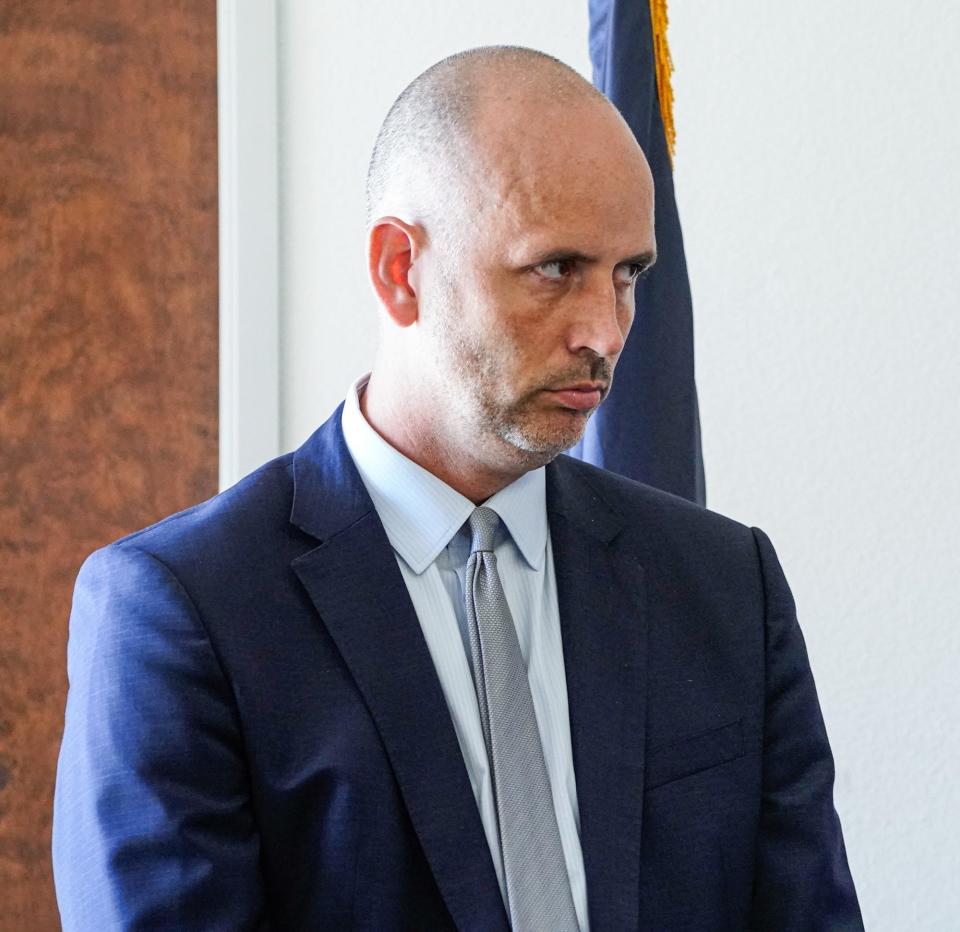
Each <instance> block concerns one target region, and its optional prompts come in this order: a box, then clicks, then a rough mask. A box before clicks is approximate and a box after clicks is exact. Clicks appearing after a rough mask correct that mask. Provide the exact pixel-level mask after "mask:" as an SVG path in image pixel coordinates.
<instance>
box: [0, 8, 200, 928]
mask: <svg viewBox="0 0 960 932" xmlns="http://www.w3.org/2000/svg"><path fill="white" fill-rule="evenodd" d="M0 62H2V67H0V890H2V891H3V893H2V897H0V928H3V929H18V930H19V929H30V930H42V929H55V928H58V927H59V923H58V919H57V912H56V905H55V902H54V898H53V886H52V881H51V870H50V853H49V851H50V823H51V810H50V807H51V798H52V791H53V780H54V772H55V765H56V754H57V749H58V745H59V740H60V733H61V729H62V721H63V704H64V698H65V693H66V672H65V663H64V660H65V642H66V631H67V617H68V614H69V604H70V596H71V591H72V587H73V580H74V578H75V576H76V573H77V570H78V568H79V565H80V563H81V562H82V560H83V558H84V556H85V555H86V554H87V553H89V552H90V551H91V550H92V549H94V548H96V547H98V546H100V545H102V544H104V543H106V542H108V541H110V540H112V539H114V538H116V537H118V536H120V535H122V534H124V533H127V532H128V531H131V530H134V529H135V528H138V527H140V526H142V525H144V524H148V523H150V522H152V521H154V520H156V519H157V518H160V517H161V516H163V515H164V514H167V513H169V512H171V511H174V510H177V509H179V508H182V507H184V506H186V505H188V504H190V503H191V502H194V501H197V500H200V499H203V498H206V497H208V496H209V495H211V494H213V493H214V492H215V491H216V483H217V340H218V336H217V307H216V305H217V254H216V249H217V202H216V197H217V174H216V158H217V152H216V139H217V113H216V4H215V0H197V2H193V3H182V2H181V3H158V4H147V3H131V2H128V0H81V2H66V0H41V2H30V3H23V2H22V0H0Z"/></svg>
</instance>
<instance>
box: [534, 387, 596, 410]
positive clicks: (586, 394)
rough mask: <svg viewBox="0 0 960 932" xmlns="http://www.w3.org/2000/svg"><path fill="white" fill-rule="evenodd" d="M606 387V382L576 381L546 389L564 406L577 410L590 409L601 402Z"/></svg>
mask: <svg viewBox="0 0 960 932" xmlns="http://www.w3.org/2000/svg"><path fill="white" fill-rule="evenodd" d="M606 387H607V386H606V383H604V382H576V383H574V384H572V385H561V386H560V387H558V388H548V389H545V391H546V393H547V394H548V395H549V396H550V397H551V398H553V399H554V400H555V401H558V402H559V403H560V404H561V405H563V406H564V407H567V408H573V409H574V410H577V411H588V410H589V409H590V408H595V407H596V406H597V405H598V404H600V400H601V398H603V394H604V391H605V390H606Z"/></svg>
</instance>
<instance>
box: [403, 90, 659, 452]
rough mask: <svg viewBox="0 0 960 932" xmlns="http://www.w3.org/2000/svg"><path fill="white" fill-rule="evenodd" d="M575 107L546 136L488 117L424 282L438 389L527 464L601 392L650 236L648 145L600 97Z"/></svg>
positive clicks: (567, 439)
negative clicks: (491, 124)
mask: <svg viewBox="0 0 960 932" xmlns="http://www.w3.org/2000/svg"><path fill="white" fill-rule="evenodd" d="M580 111H581V112H576V110H575V111H574V112H573V113H567V114H566V115H565V116H564V119H565V121H566V123H567V125H566V126H564V127H560V128H558V129H559V131H558V133H557V134H555V135H554V136H552V137H551V139H545V140H536V141H532V140H531V139H530V138H529V136H526V137H525V136H524V135H523V134H521V131H522V127H515V128H511V127H510V126H507V127H504V126H503V123H502V121H501V122H500V123H498V124H497V126H496V132H498V133H499V134H500V135H499V136H498V138H500V139H501V141H500V142H499V143H495V142H494V143H490V144H489V150H488V151H489V154H488V156H487V158H486V159H484V160H482V161H481V162H480V163H479V164H478V166H477V167H476V171H475V172H474V173H473V177H472V179H471V180H472V182H473V185H472V187H473V188H474V189H475V190H474V197H473V198H472V199H470V201H469V204H470V206H469V208H468V209H467V210H465V211H464V215H463V216H457V217H455V218H452V223H451V226H452V234H451V236H448V237H441V238H439V239H438V241H437V242H435V243H434V244H433V247H432V248H433V251H434V255H433V256H432V264H431V273H432V274H431V275H430V278H429V284H428V285H427V287H425V288H424V293H423V295H422V296H421V322H422V325H423V329H424V333H425V336H426V337H427V343H428V346H429V347H430V348H431V349H432V350H433V351H434V352H435V357H434V358H433V359H431V360H430V363H431V365H432V366H436V367H438V369H437V372H438V375H439V380H440V386H439V390H440V393H441V394H442V396H443V398H442V400H441V399H438V401H441V402H442V404H443V405H445V406H446V410H447V411H449V412H450V413H452V414H453V415H454V418H455V422H456V423H457V424H458V426H459V428H460V429H461V430H462V432H463V435H464V436H466V437H473V438H475V439H476V442H477V444H478V445H480V444H482V443H484V442H489V441H490V440H493V441H495V443H496V444H497V446H498V447H499V450H500V453H501V454H502V453H506V454H508V455H510V454H512V456H513V459H514V460H515V461H516V462H522V463H524V464H525V465H534V464H539V463H545V462H549V460H551V459H553V457H555V456H556V455H557V454H558V453H559V452H561V451H562V450H565V449H567V448H568V447H570V446H572V445H573V444H574V443H576V442H577V440H579V439H580V437H581V436H582V434H583V431H584V428H585V426H586V423H587V420H588V418H589V417H590V415H591V414H592V413H593V412H594V411H595V410H596V408H597V406H598V405H599V403H600V402H601V400H602V399H603V398H604V397H605V396H606V395H607V393H608V392H609V389H610V384H611V380H612V378H613V371H614V367H615V366H616V363H617V359H618V358H619V356H620V352H621V350H622V349H623V344H624V340H625V339H626V336H627V333H628V331H629V329H630V325H631V323H632V321H633V312H634V282H635V280H636V277H637V275H638V274H640V273H641V272H642V271H643V270H644V269H645V268H646V267H647V266H649V265H650V264H651V263H652V260H653V254H654V249H655V245H654V233H653V191H652V182H651V180H650V176H649V170H648V169H647V166H646V163H645V161H644V160H643V156H642V155H641V154H640V151H639V149H638V148H637V147H636V144H635V143H634V142H633V140H632V137H629V136H627V137H626V138H625V137H624V136H623V135H622V134H621V131H622V132H623V133H628V132H629V131H628V130H626V129H625V127H623V126H622V124H619V122H618V121H617V120H616V119H615V117H614V115H613V114H611V113H609V112H607V111H606V109H605V108H600V107H599V106H593V107H581V108H580ZM512 129H513V130H515V132H513V131H511V130H512ZM480 132H482V127H481V129H480ZM558 138H559V139H564V138H565V139H567V141H568V145H567V146H563V145H558V144H557V140H558ZM570 143H573V144H572V145H570Z"/></svg>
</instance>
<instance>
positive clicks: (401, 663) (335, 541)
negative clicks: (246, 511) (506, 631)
mask: <svg viewBox="0 0 960 932" xmlns="http://www.w3.org/2000/svg"><path fill="white" fill-rule="evenodd" d="M294 475H295V498H294V507H293V514H292V516H291V520H292V521H293V523H294V524H296V525H297V526H298V527H300V528H301V529H302V530H304V531H306V532H307V533H309V534H311V535H312V536H314V537H317V538H318V539H320V540H321V541H322V543H321V544H320V546H318V547H317V548H316V549H315V550H312V551H310V552H309V553H307V554H305V555H304V556H301V557H299V558H298V559H296V560H295V561H294V562H293V568H294V570H295V572H296V573H297V575H298V577H299V578H300V580H301V582H302V583H303V585H304V587H305V588H306V590H307V593H308V594H309V596H310V598H311V600H312V601H313V603H314V605H315V607H316V609H317V611H318V612H319V614H320V618H321V619H322V621H323V623H324V625H325V626H326V627H327V630H328V631H329V632H330V635H331V637H332V638H333V640H334V642H335V643H336V645H337V648H338V649H339V651H340V653H341V655H342V656H343V660H344V662H345V663H346V665H347V667H348V668H349V669H350V672H351V674H352V676H353V678H354V680H355V682H356V684H357V687H358V689H359V690H360V693H361V695H362V696H363V699H364V701H365V703H366V704H367V707H368V708H369V710H370V714H371V716H372V718H373V721H374V723H375V724H376V727H377V730H378V732H379V734H380V737H381V739H382V741H383V744H384V747H385V749H386V751H387V755H388V757H389V759H390V763H391V765H392V767H393V771H394V774H395V776H396V779H397V783H398V785H399V787H400V792H401V794H402V796H403V799H404V802H405V804H406V806H407V810H408V812H409V814H410V818H411V821H412V823H413V826H414V830H415V831H416V833H417V836H418V838H419V840H420V843H421V845H422V847H423V850H424V852H425V854H426V857H427V861H428V862H429V864H430V868H431V870H432V871H433V875H434V878H435V880H436V882H437V886H438V887H439V889H440V892H441V895H442V896H443V898H444V901H445V903H446V904H447V908H448V909H449V911H450V914H451V916H452V917H453V919H454V922H455V923H456V924H457V926H458V927H459V928H460V929H485V930H487V929H489V930H502V932H506V930H507V928H508V926H507V919H506V913H505V911H504V908H503V901H502V899H501V897H500V888H499V886H498V884H497V879H496V874H495V872H494V869H493V863H492V860H491V858H490V852H489V849H488V847H487V843H486V838H485V836H484V833H483V825H482V823H481V821H480V815H479V812H478V811H477V806H476V803H475V801H474V797H473V791H472V789H471V787H470V782H469V778H468V776H467V772H466V767H465V765H464V762H463V756H462V754H461V752H460V746H459V744H458V743H457V739H456V734H455V733H454V730H453V724H452V722H451V719H450V713H449V711H448V709H447V705H446V701H445V699H444V697H443V692H442V690H441V687H440V681H439V679H438V677H437V674H436V670H435V668H434V665H433V660H432V658H431V657H430V653H429V651H428V649H427V645H426V641H425V640H424V638H423V633H422V630H421V628H420V624H419V621H418V620H417V617H416V613H415V612H414V609H413V605H412V603H411V602H410V597H409V594H408V593H407V589H406V585H405V584H404V582H403V577H402V576H401V574H400V570H399V568H398V566H397V563H396V558H395V557H394V554H393V550H392V549H391V547H390V544H389V542H388V540H387V537H386V534H385V532H384V530H383V526H382V524H381V523H380V520H379V518H378V517H377V514H376V511H375V509H374V507H373V504H372V502H371V501H370V498H369V496H368V495H367V493H366V489H365V488H364V487H363V483H362V480H361V479H360V476H359V474H358V473H357V471H356V468H355V467H354V465H353V461H352V459H351V458H350V455H349V453H348V451H347V449H346V445H345V444H344V441H343V434H342V432H341V429H340V412H339V411H338V412H337V413H336V414H335V415H334V416H333V417H332V418H331V419H330V420H329V421H328V422H327V423H326V424H325V425H324V426H323V427H321V428H320V430H319V431H317V433H316V434H314V436H313V437H311V438H310V440H308V441H307V443H306V444H305V445H304V446H303V447H302V448H301V449H300V450H299V451H298V452H297V454H296V457H295V459H294Z"/></svg>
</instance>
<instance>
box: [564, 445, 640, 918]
mask: <svg viewBox="0 0 960 932" xmlns="http://www.w3.org/2000/svg"><path fill="white" fill-rule="evenodd" d="M584 470H585V467H583V466H580V465H579V464H574V463H573V462H572V461H570V460H569V459H567V458H566V457H560V458H559V459H558V460H556V461H555V462H554V463H552V464H551V465H550V466H548V467H547V510H548V515H549V521H550V534H551V540H552V543H553V559H554V566H555V570H556V577H557V597H558V602H559V609H560V625H561V630H562V634H563V654H564V663H565V666H566V678H567V693H568V698H569V704H570V731H571V738H572V742H573V759H574V771H575V774H576V781H577V800H578V803H579V808H580V843H581V848H582V850H583V860H584V869H585V872H586V879H587V901H588V904H589V912H590V927H591V930H592V932H603V930H607V929H610V930H618V929H628V928H634V927H635V926H636V923H637V917H638V915H639V890H640V832H641V821H642V813H643V767H644V739H645V731H646V729H645V720H646V716H645V708H646V687H645V671H646V624H645V621H644V614H643V608H644V606H643V593H642V579H643V568H642V567H641V566H640V565H639V563H638V561H637V559H636V556H635V554H634V553H633V552H632V550H631V548H630V547H629V545H628V544H627V542H626V541H625V539H624V538H625V535H622V534H621V531H622V530H623V521H622V519H621V518H619V517H618V516H617V515H616V514H615V513H614V512H613V511H612V509H611V508H610V507H609V506H608V505H607V504H606V503H605V502H604V501H603V500H602V499H601V498H600V497H599V496H598V495H597V494H596V492H595V491H594V490H593V488H592V487H591V486H590V485H589V484H588V480H587V479H586V478H585V475H586V474H585V472H584Z"/></svg>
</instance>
